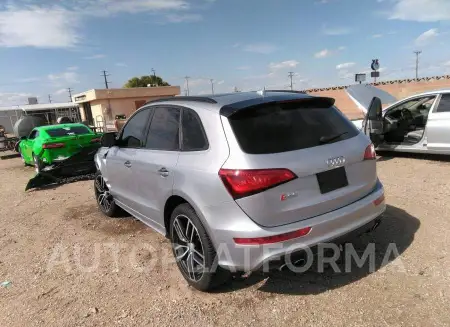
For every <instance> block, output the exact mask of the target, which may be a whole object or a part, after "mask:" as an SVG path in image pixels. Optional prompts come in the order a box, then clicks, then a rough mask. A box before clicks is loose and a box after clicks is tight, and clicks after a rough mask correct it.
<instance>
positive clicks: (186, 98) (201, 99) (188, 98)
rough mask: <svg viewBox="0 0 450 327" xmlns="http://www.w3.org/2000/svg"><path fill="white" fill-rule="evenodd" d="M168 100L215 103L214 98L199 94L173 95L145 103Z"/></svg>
mask: <svg viewBox="0 0 450 327" xmlns="http://www.w3.org/2000/svg"><path fill="white" fill-rule="evenodd" d="M168 101H195V102H204V103H217V101H216V100H214V99H211V98H208V97H200V96H174V97H167V98H161V99H157V100H150V101H147V102H146V103H145V104H149V103H157V102H168Z"/></svg>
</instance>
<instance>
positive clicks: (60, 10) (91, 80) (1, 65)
mask: <svg viewBox="0 0 450 327" xmlns="http://www.w3.org/2000/svg"><path fill="white" fill-rule="evenodd" d="M0 2H1V4H0V105H1V106H6V105H16V104H23V103H26V102H27V98H28V97H30V96H37V97H38V99H39V103H46V102H48V101H49V100H48V95H49V94H50V95H51V98H52V101H53V102H67V101H68V100H69V95H68V92H67V88H71V89H72V90H73V93H74V94H76V93H81V92H84V91H86V90H89V89H93V88H104V79H103V77H102V76H101V74H102V71H103V70H106V71H107V72H108V74H109V75H110V76H108V80H109V83H110V87H111V88H116V87H122V86H123V85H124V84H125V82H126V81H127V80H128V79H129V78H132V77H134V76H141V75H149V74H151V73H152V69H154V70H155V71H156V74H157V75H159V76H161V77H162V78H163V79H164V80H166V81H167V82H169V83H170V84H172V85H179V86H180V87H181V90H182V92H183V93H184V90H185V88H186V83H185V78H184V77H185V76H189V77H190V79H189V90H190V94H191V95H195V94H210V93H211V79H212V80H213V85H214V89H215V92H216V93H219V92H230V91H232V90H234V88H235V87H236V88H237V89H239V90H241V91H246V90H258V89H262V88H264V87H266V88H270V89H287V88H289V87H290V78H289V77H288V73H289V72H293V73H294V76H293V83H294V85H293V86H294V88H295V89H298V90H305V89H309V88H318V87H328V86H335V85H348V84H352V83H354V74H355V73H370V64H371V63H372V59H379V63H380V67H381V69H380V74H381V80H392V79H403V78H414V77H415V62H416V55H415V54H414V51H422V53H421V54H420V57H419V58H420V64H419V75H420V76H436V75H444V74H450V42H448V40H449V39H450V0H278V1H273V0H272V1H269V0H58V1H56V0H1V1H0Z"/></svg>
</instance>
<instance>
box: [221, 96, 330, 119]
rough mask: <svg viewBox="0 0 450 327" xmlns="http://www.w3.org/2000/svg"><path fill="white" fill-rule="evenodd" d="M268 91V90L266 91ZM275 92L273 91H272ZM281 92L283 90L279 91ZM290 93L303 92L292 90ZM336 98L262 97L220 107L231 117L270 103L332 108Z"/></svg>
mask: <svg viewBox="0 0 450 327" xmlns="http://www.w3.org/2000/svg"><path fill="white" fill-rule="evenodd" d="M266 92H268V91H266ZM270 92H273V91H270ZM279 92H281V91H279ZM290 93H301V92H297V91H295V92H290ZM335 101H336V100H335V99H334V98H329V97H301V98H300V97H288V98H282V99H280V98H278V97H273V98H261V99H252V100H249V101H243V102H239V103H237V104H232V105H227V106H224V107H222V108H221V109H220V114H221V115H222V116H224V117H227V118H229V117H231V116H233V115H235V114H237V113H240V112H243V111H247V110H250V109H256V108H258V107H260V106H265V105H268V104H275V103H279V104H286V103H298V104H299V105H300V107H301V108H304V109H309V108H330V107H332V106H334V103H335Z"/></svg>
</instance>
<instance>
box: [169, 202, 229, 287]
mask: <svg viewBox="0 0 450 327" xmlns="http://www.w3.org/2000/svg"><path fill="white" fill-rule="evenodd" d="M181 218H182V219H185V218H188V220H190V223H192V225H193V226H194V227H195V229H196V231H197V235H198V239H199V241H192V239H191V242H190V243H187V242H183V241H181V240H180V237H179V234H178V233H177V231H176V227H175V225H174V224H175V221H177V224H178V226H179V224H180V223H179V221H180V219H181ZM169 233H170V234H169V235H170V239H171V241H172V252H173V255H174V257H175V260H176V262H177V266H178V269H179V270H180V272H181V274H182V275H183V277H184V278H185V279H186V281H187V282H188V283H189V285H191V286H192V287H194V288H196V289H197V290H200V291H204V292H205V291H210V290H213V289H214V288H216V287H218V286H220V285H222V284H224V283H225V282H226V281H228V280H229V279H230V277H231V273H230V271H228V270H226V269H224V268H222V267H220V266H218V264H217V255H216V251H215V249H214V246H213V244H212V242H211V239H210V238H209V236H208V233H207V232H206V230H205V228H204V227H203V225H202V223H201V221H200V219H199V218H198V216H197V214H196V212H195V210H194V209H193V208H192V206H191V205H189V204H188V203H183V204H180V205H179V206H178V207H176V208H175V210H174V211H173V212H172V215H171V217H170V232H169ZM186 234H188V233H186ZM199 242H201V244H200V243H199ZM181 244H186V253H185V255H184V256H183V258H187V260H189V256H190V255H192V256H193V257H195V255H194V254H192V252H190V250H189V251H188V249H189V247H190V245H189V244H191V246H192V244H196V245H194V247H195V248H197V246H202V249H203V253H204V256H203V257H204V260H203V263H204V264H203V266H204V268H205V269H204V270H203V272H202V274H201V277H198V280H194V279H195V277H194V279H193V278H191V276H190V273H189V271H187V265H186V263H183V261H184V260H182V259H183V258H182V259H180V260H177V256H179V255H180V254H179V253H177V250H176V248H177V247H182V246H184V245H181ZM180 245H181V246H180ZM198 249H199V248H197V250H198ZM182 251H183V250H182ZM188 252H189V254H188ZM196 253H198V252H196ZM193 260H195V259H193ZM193 260H191V262H192V268H193V269H192V270H194V264H197V262H196V261H195V262H194V261H193ZM197 268H198V266H197ZM191 273H192V272H191ZM192 274H193V275H194V276H195V273H192Z"/></svg>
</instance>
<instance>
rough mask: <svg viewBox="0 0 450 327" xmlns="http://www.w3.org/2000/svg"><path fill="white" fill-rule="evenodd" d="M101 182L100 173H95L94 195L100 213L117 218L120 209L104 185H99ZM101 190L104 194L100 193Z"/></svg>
mask: <svg viewBox="0 0 450 327" xmlns="http://www.w3.org/2000/svg"><path fill="white" fill-rule="evenodd" d="M101 181H103V183H104V180H103V177H102V173H101V172H100V171H97V172H96V173H95V178H94V193H95V199H96V201H97V205H98V208H99V209H100V211H101V212H102V213H103V214H104V215H105V216H108V217H117V216H118V215H119V214H120V213H121V212H122V211H121V209H120V207H119V206H118V205H117V204H116V203H115V202H114V198H113V197H112V195H111V194H110V193H109V189H108V186H107V185H106V183H104V184H101ZM102 190H103V191H104V192H102ZM105 201H108V203H109V205H106V203H105Z"/></svg>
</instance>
